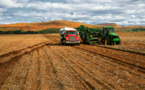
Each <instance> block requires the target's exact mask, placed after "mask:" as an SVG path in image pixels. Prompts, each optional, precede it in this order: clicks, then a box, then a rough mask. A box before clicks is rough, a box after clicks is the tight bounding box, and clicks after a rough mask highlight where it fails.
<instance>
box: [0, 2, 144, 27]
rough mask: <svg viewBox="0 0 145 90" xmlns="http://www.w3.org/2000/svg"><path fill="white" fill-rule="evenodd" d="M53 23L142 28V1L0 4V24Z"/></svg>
mask: <svg viewBox="0 0 145 90" xmlns="http://www.w3.org/2000/svg"><path fill="white" fill-rule="evenodd" d="M52 20H70V21H76V22H82V23H86V24H100V23H116V24H119V25H125V26H127V25H144V26H145V0H1V1H0V24H11V23H21V22H26V23H29V22H47V21H52Z"/></svg>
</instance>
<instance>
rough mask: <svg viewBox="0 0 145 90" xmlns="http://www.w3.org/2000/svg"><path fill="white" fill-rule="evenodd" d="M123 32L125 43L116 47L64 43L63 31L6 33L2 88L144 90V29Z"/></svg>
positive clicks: (0, 63)
mask: <svg viewBox="0 0 145 90" xmlns="http://www.w3.org/2000/svg"><path fill="white" fill-rule="evenodd" d="M118 35H119V36H120V38H121V41H122V44H121V45H114V46H109V45H107V46H104V45H85V44H81V45H79V46H78V45H66V46H62V45H60V36H59V34H44V35H42V34H37V35H36V34H34V35H1V36H0V40H1V43H0V90H21V89H22V90H23V89H25V90H35V89H41V90H51V89H54V90H63V89H66V90H70V89H72V90H88V89H89V90H94V89H96V90H98V89H103V90H104V89H109V90H112V89H126V90H143V89H145V33H133V34H132V33H118ZM131 42H132V43H131Z"/></svg>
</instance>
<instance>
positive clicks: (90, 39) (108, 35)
mask: <svg viewBox="0 0 145 90" xmlns="http://www.w3.org/2000/svg"><path fill="white" fill-rule="evenodd" d="M76 29H77V30H78V31H79V34H80V37H81V39H82V40H83V43H85V44H96V43H97V44H104V45H114V44H115V45H119V44H120V43H121V41H120V38H119V36H118V35H117V34H116V33H115V32H114V29H113V27H112V26H106V27H102V28H100V29H93V28H88V27H85V26H84V25H80V26H79V27H77V28H76Z"/></svg>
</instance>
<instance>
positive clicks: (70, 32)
mask: <svg viewBox="0 0 145 90" xmlns="http://www.w3.org/2000/svg"><path fill="white" fill-rule="evenodd" d="M66 34H76V32H74V31H69V32H66Z"/></svg>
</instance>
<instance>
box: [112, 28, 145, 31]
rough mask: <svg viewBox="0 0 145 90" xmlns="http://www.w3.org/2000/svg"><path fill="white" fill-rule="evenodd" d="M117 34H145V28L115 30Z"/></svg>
mask: <svg viewBox="0 0 145 90" xmlns="http://www.w3.org/2000/svg"><path fill="white" fill-rule="evenodd" d="M115 31H116V32H144V31H145V28H135V29H123V30H115Z"/></svg>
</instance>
